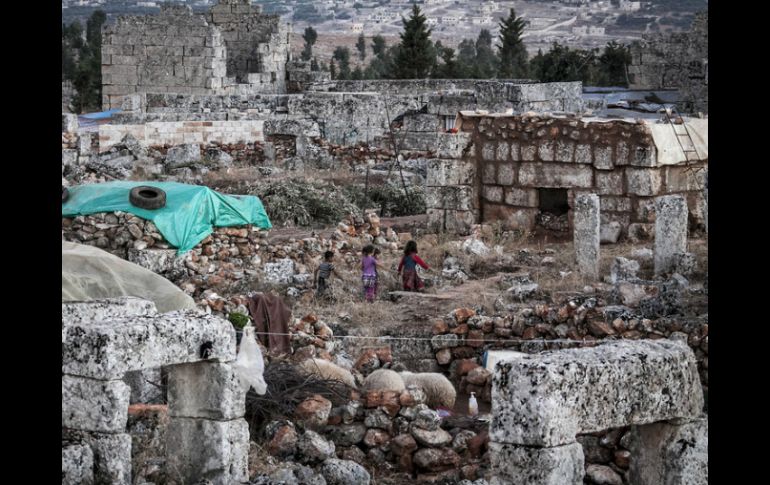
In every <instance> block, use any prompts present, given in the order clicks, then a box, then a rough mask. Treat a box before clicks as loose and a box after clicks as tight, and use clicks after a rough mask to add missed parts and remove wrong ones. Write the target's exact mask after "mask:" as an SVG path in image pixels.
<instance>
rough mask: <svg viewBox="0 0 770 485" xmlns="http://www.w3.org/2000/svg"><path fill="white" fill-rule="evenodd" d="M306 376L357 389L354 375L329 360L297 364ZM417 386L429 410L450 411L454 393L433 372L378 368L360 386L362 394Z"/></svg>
mask: <svg viewBox="0 0 770 485" xmlns="http://www.w3.org/2000/svg"><path fill="white" fill-rule="evenodd" d="M300 367H301V368H302V369H303V370H304V371H305V372H306V373H308V374H314V375H318V376H319V377H321V378H323V379H328V380H335V381H339V382H342V383H343V384H346V385H348V386H350V387H352V388H353V389H357V388H358V386H356V381H355V379H354V378H353V374H351V373H350V371H348V370H347V369H344V368H342V367H340V366H338V365H336V364H334V363H332V362H329V361H328V360H323V359H308V360H306V361H304V362H302V363H301V364H300ZM412 385H414V386H416V387H417V388H419V389H421V390H422V391H423V392H424V393H425V396H426V403H425V404H427V405H428V406H429V407H431V408H433V409H435V408H437V407H445V408H448V409H452V408H453V407H454V404H455V399H456V397H457V391H456V390H455V388H454V386H453V385H452V383H451V382H450V381H449V379H447V378H446V377H445V376H444V375H442V374H439V373H436V372H421V373H412V372H406V371H404V372H396V371H393V370H390V369H377V370H375V371H373V372H372V373H371V374H369V375H368V376H367V377H366V379H364V383H363V386H362V390H363V391H398V392H401V391H404V390H405V389H407V388H408V387H409V386H412Z"/></svg>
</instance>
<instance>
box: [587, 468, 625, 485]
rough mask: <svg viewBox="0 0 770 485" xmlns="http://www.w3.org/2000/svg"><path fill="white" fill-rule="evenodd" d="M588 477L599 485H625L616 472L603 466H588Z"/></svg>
mask: <svg viewBox="0 0 770 485" xmlns="http://www.w3.org/2000/svg"><path fill="white" fill-rule="evenodd" d="M586 477H587V478H588V479H590V480H591V481H592V482H593V483H596V484H597V485H623V479H622V478H621V477H620V475H618V474H617V473H615V471H614V470H613V469H612V468H610V467H608V466H603V465H588V466H587V467H586Z"/></svg>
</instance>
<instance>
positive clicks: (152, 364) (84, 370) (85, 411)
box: [62, 298, 249, 485]
mask: <svg viewBox="0 0 770 485" xmlns="http://www.w3.org/2000/svg"><path fill="white" fill-rule="evenodd" d="M206 344H208V345H207V347H208V353H207V354H205V355H204V354H202V347H206ZM234 360H235V329H234V328H233V327H232V325H231V324H230V323H229V322H227V321H226V320H222V319H219V318H216V317H212V316H207V315H201V314H200V313H197V312H194V311H192V312H191V311H183V312H171V313H166V314H162V315H158V314H157V313H156V312H155V308H154V305H153V304H152V303H151V302H148V301H144V300H139V299H136V298H119V299H113V300H102V301H93V302H82V303H67V304H62V483H67V484H82V483H110V484H126V485H128V484H130V483H133V482H132V481H131V437H130V436H129V435H128V434H127V433H126V432H125V430H126V420H127V417H128V405H129V396H130V388H129V386H128V385H127V384H126V383H125V382H124V381H123V378H124V376H125V375H126V373H129V372H133V371H141V370H143V369H151V368H158V367H160V366H167V369H168V370H169V392H168V404H169V415H170V417H171V419H170V421H169V425H168V431H167V445H166V450H167V467H168V476H169V478H170V479H171V481H172V482H174V483H192V482H196V481H197V480H199V479H201V478H202V477H205V478H207V479H209V480H211V482H212V483H217V484H221V485H225V484H230V483H233V482H237V481H243V480H247V479H248V468H247V455H248V443H249V432H248V425H247V423H246V421H245V420H244V419H243V416H244V413H245V392H244V391H243V390H242V389H241V385H240V382H239V381H238V379H237V377H236V376H235V373H234V369H233V367H232V362H233V361H234Z"/></svg>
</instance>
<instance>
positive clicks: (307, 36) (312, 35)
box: [300, 27, 318, 61]
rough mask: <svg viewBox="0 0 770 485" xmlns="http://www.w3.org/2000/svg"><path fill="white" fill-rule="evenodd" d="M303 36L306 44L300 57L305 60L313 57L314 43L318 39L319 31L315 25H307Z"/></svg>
mask: <svg viewBox="0 0 770 485" xmlns="http://www.w3.org/2000/svg"><path fill="white" fill-rule="evenodd" d="M302 38H303V39H304V40H305V46H304V47H303V48H302V54H300V58H301V59H302V60H303V61H309V60H310V59H311V58H312V57H313V45H314V44H315V42H316V40H318V32H316V31H315V29H314V28H313V27H307V28H306V29H305V33H304V34H302Z"/></svg>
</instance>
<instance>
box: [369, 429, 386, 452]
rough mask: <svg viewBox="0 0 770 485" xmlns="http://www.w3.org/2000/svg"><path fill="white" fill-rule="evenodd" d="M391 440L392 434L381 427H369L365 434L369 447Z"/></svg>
mask: <svg viewBox="0 0 770 485" xmlns="http://www.w3.org/2000/svg"><path fill="white" fill-rule="evenodd" d="M388 441H390V435H389V434H388V433H387V432H386V431H383V430H381V429H376V428H369V429H368V430H367V431H366V435H365V436H364V444H365V445H366V446H368V447H369V448H374V447H375V446H381V445H384V444H385V443H387V442H388Z"/></svg>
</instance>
